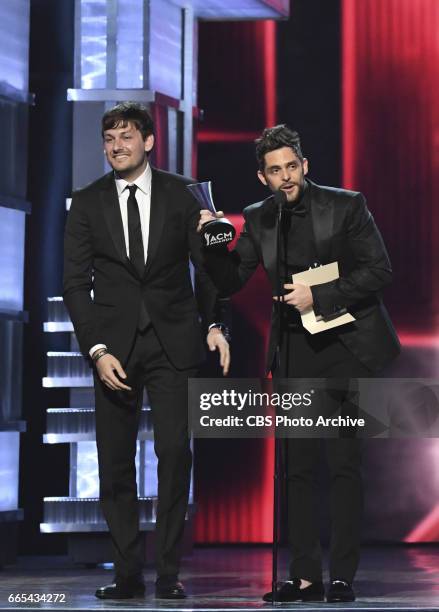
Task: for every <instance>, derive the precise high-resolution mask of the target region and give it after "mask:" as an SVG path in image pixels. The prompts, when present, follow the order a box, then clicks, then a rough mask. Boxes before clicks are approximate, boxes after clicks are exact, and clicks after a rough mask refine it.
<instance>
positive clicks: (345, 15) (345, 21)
mask: <svg viewBox="0 0 439 612" xmlns="http://www.w3.org/2000/svg"><path fill="white" fill-rule="evenodd" d="M341 8H342V28H341V31H342V40H341V47H342V52H341V54H342V58H341V59H342V68H341V72H342V80H341V86H342V95H341V100H342V168H343V170H342V181H343V187H345V188H346V189H352V188H353V187H354V183H355V171H354V164H355V121H356V113H355V110H356V108H355V105H356V95H355V88H356V83H355V80H356V70H355V58H356V56H355V11H356V2H355V1H354V0H342V5H341Z"/></svg>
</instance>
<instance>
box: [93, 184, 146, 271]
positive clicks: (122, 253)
mask: <svg viewBox="0 0 439 612" xmlns="http://www.w3.org/2000/svg"><path fill="white" fill-rule="evenodd" d="M100 197H101V205H102V212H103V215H104V219H105V221H106V223H107V226H108V231H109V232H110V236H111V239H112V240H113V243H114V246H115V248H116V251H117V253H118V255H119V257H120V259H121V260H122V262H123V263H124V264H125V265H126V266H127V267H128V268H129V269H130V271H131V272H133V273H134V274H135V275H136V276H137V277H138V276H139V275H138V273H137V272H136V269H135V267H134V266H133V265H132V263H131V261H130V260H129V259H128V257H127V250H126V245H125V236H124V233H123V224H122V216H121V214H120V206H119V197H118V195H117V189H116V183H115V181H114V176H113V173H112V172H110V173H109V174H107V176H106V185H104V187H103V189H102V190H101V192H100Z"/></svg>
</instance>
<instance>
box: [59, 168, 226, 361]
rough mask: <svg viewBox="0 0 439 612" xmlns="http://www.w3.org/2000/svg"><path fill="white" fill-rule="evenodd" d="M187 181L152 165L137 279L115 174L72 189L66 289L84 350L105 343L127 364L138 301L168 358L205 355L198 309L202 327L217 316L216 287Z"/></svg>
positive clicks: (66, 299)
mask: <svg viewBox="0 0 439 612" xmlns="http://www.w3.org/2000/svg"><path fill="white" fill-rule="evenodd" d="M189 182H190V181H188V180H187V179H185V178H183V177H181V176H178V175H173V174H169V173H167V172H162V171H159V170H156V169H154V168H152V182H151V215H150V228H149V244H148V257H147V263H146V266H145V273H144V275H143V277H142V278H141V277H140V276H139V275H138V273H137V272H136V269H135V268H134V266H133V265H132V264H131V262H130V260H129V259H128V257H127V255H126V248H125V239H124V234H123V225H122V217H121V214H120V206H119V200H118V195H117V189H116V184H115V181H114V176H113V173H112V172H111V173H109V174H107V175H105V176H103V177H102V178H100V179H99V180H97V181H95V182H94V183H92V184H91V185H89V186H87V187H85V188H84V189H81V190H79V191H76V192H75V193H74V194H73V198H72V205H71V208H70V211H69V214H68V218H67V224H66V230H65V241H64V294H63V295H64V302H65V304H66V306H67V309H68V311H69V314H70V317H71V319H72V322H73V326H74V329H75V332H76V336H77V338H78V342H79V345H80V348H81V351H82V352H83V353H84V355H86V356H88V352H89V350H90V349H91V347H92V346H94V345H95V344H98V343H103V344H106V345H107V347H108V350H109V351H110V352H111V353H112V354H114V355H115V356H116V357H117V358H118V359H119V360H120V361H121V362H122V363H124V362H125V361H126V359H127V356H128V354H129V351H130V348H131V346H132V344H133V340H134V336H135V334H136V330H137V321H138V315H139V309H140V300H142V299H143V300H144V302H145V305H146V308H147V310H148V314H149V316H150V318H151V321H152V324H153V326H154V329H155V331H156V333H157V335H158V337H159V340H160V342H161V344H162V346H163V348H164V350H165V352H166V354H167V356H168V358H169V360H170V361H171V362H172V364H173V365H174V366H175V367H176V368H179V369H185V368H190V367H194V366H196V365H198V364H200V363H201V362H202V361H203V359H204V341H203V337H202V329H201V325H200V320H199V314H200V315H201V317H202V319H203V321H204V323H205V325H206V326H207V325H208V324H210V323H213V322H215V321H218V320H220V319H219V317H220V313H219V312H218V304H219V302H218V300H217V291H216V289H215V287H214V285H213V284H212V282H211V280H210V279H209V277H208V276H207V274H206V272H205V271H204V269H203V264H202V254H201V248H202V247H201V240H200V237H199V235H198V234H197V231H196V226H197V223H198V218H199V212H200V206H199V204H198V203H197V202H196V200H195V199H194V197H193V196H192V195H191V193H190V192H189V191H188V189H187V188H186V184H187V183H189ZM189 256H190V258H191V260H192V262H193V263H194V268H195V286H196V297H195V296H194V292H193V289H192V283H191V276H190V270H189ZM92 289H93V294H94V297H93V299H92V298H91V296H90V291H91V290H92Z"/></svg>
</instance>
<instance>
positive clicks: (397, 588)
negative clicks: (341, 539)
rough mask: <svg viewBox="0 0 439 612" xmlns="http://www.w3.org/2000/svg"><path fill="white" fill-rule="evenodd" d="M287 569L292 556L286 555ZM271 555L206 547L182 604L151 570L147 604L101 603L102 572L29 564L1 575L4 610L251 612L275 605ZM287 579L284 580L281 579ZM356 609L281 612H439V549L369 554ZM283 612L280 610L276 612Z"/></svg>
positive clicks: (63, 563)
mask: <svg viewBox="0 0 439 612" xmlns="http://www.w3.org/2000/svg"><path fill="white" fill-rule="evenodd" d="M281 556H282V559H281V567H282V569H285V568H286V565H287V557H286V555H285V553H284V552H283V553H282V555H281ZM270 572H271V553H270V549H269V548H235V547H233V548H232V547H231V548H207V549H206V548H201V549H196V550H195V551H194V553H193V555H192V556H191V557H190V558H188V559H186V560H185V562H184V571H183V573H182V576H181V578H182V580H183V581H184V583H185V586H186V588H187V591H188V593H189V594H190V596H189V597H188V598H187V599H186V600H184V601H183V602H181V603H177V604H175V603H172V602H169V603H167V602H163V603H161V602H158V601H156V600H155V599H154V598H153V580H154V574H153V572H152V571H151V570H147V571H145V578H146V580H147V594H146V596H145V598H144V599H135V600H134V599H133V600H129V601H128V602H127V601H120V602H116V601H114V602H102V601H100V600H98V599H96V598H95V597H94V595H93V593H94V590H95V588H96V587H97V586H100V585H102V584H106V583H108V582H111V578H112V576H113V573H112V571H111V570H105V569H103V568H96V569H85V568H82V567H74V566H72V564H71V563H69V561H68V560H67V559H65V558H62V557H61V558H47V557H39V558H22V559H20V562H19V564H18V565H16V566H14V567H9V568H5V569H3V570H2V571H1V572H0V609H1V610H8V609H11V608H15V609H31V608H38V609H56V610H69V611H71V610H101V609H115V610H131V609H142V610H161V609H163V610H179V611H180V612H182V611H183V610H206V611H207V610H218V609H224V610H228V611H231V610H245V609H255V608H260V609H263V610H271V609H272V606H271V605H269V604H264V603H263V602H262V601H261V595H262V593H263V592H264V591H266V590H268V587H269V585H270ZM282 576H284V573H283V572H282ZM356 591H357V596H358V599H357V601H356V602H355V603H354V604H326V603H322V604H302V603H300V604H289V605H286V604H283V605H282V606H281V608H282V609H291V608H303V609H305V610H322V609H325V608H326V609H327V608H342V609H343V610H439V547H438V548H430V547H429V548H402V547H392V548H366V549H365V550H364V553H363V558H362V563H361V568H360V571H359V573H358V578H357V581H356ZM32 593H34V594H43V593H60V594H61V593H63V594H65V603H60V604H55V605H54V604H47V603H39V604H38V603H27V604H20V603H8V597H9V596H10V594H14V595H16V594H27V595H29V594H32ZM277 607H279V606H277Z"/></svg>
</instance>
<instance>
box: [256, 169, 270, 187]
mask: <svg viewBox="0 0 439 612" xmlns="http://www.w3.org/2000/svg"><path fill="white" fill-rule="evenodd" d="M258 179H259V180H260V181H261V183H262V184H263V185H265V186H267V185H268V183H267V179H266V178H265V176H264V173H263V172H261V170H258Z"/></svg>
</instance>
